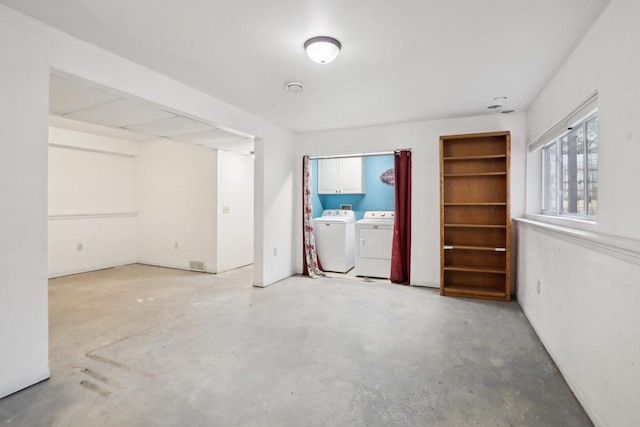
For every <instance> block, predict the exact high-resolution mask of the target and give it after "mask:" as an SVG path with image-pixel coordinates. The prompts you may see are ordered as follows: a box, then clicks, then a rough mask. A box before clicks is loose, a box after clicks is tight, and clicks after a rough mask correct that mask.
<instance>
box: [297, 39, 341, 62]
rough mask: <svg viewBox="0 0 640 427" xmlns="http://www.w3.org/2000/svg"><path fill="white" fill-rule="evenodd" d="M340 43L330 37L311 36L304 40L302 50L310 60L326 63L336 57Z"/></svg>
mask: <svg viewBox="0 0 640 427" xmlns="http://www.w3.org/2000/svg"><path fill="white" fill-rule="evenodd" d="M341 48H342V45H341V44H340V42H339V41H338V40H336V39H334V38H332V37H326V36H320V37H313V38H310V39H309V40H307V41H306V42H304V50H305V51H306V52H307V56H308V57H309V58H311V60H312V61H314V62H317V63H318V64H328V63H329V62H331V61H333V60H334V59H336V56H338V53H340V49H341Z"/></svg>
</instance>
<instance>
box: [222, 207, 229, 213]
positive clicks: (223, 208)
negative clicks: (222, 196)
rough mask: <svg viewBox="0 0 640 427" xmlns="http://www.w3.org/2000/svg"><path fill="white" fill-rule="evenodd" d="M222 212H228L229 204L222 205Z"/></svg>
mask: <svg viewBox="0 0 640 427" xmlns="http://www.w3.org/2000/svg"><path fill="white" fill-rule="evenodd" d="M222 213H223V214H228V213H229V206H223V207H222Z"/></svg>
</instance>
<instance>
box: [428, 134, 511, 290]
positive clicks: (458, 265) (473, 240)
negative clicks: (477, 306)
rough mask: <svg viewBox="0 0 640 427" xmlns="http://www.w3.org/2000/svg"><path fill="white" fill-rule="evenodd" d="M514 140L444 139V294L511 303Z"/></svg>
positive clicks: (487, 136)
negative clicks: (511, 151)
mask: <svg viewBox="0 0 640 427" xmlns="http://www.w3.org/2000/svg"><path fill="white" fill-rule="evenodd" d="M510 143H511V135H510V133H509V132H493V133H482V134H470V135H450V136H443V137H441V138H440V247H441V252H440V294H441V295H448V296H460V297H469V298H483V299H492V300H502V301H510V299H511V216H510V210H509V161H510V149H511V147H510Z"/></svg>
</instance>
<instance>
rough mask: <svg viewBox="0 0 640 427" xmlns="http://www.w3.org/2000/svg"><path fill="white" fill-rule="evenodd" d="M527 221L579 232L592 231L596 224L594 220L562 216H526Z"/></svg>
mask: <svg viewBox="0 0 640 427" xmlns="http://www.w3.org/2000/svg"><path fill="white" fill-rule="evenodd" d="M526 218H527V219H530V220H533V221H537V222H544V223H548V224H554V225H560V226H565V227H569V228H577V229H579V230H594V227H595V226H596V225H597V224H598V223H597V221H596V220H593V219H589V218H580V217H575V216H564V215H545V214H527V215H526Z"/></svg>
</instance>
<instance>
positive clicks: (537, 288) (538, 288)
mask: <svg viewBox="0 0 640 427" xmlns="http://www.w3.org/2000/svg"><path fill="white" fill-rule="evenodd" d="M536 292H538V295H540V280H538V285H537V286H536Z"/></svg>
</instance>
